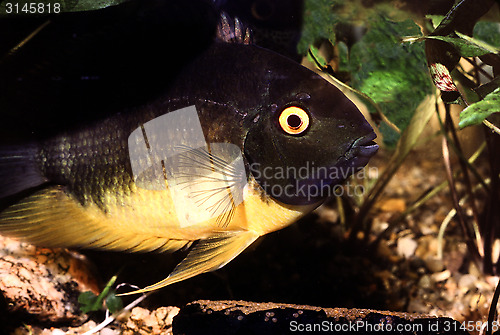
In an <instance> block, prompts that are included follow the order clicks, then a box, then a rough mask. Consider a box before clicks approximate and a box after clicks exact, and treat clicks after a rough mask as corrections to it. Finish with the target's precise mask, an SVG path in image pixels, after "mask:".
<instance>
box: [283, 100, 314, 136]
mask: <svg viewBox="0 0 500 335" xmlns="http://www.w3.org/2000/svg"><path fill="white" fill-rule="evenodd" d="M278 121H279V125H280V127H281V129H283V131H284V132H285V133H287V134H290V135H300V134H302V133H303V132H304V131H306V130H307V128H308V127H309V115H308V114H307V113H306V111H305V110H303V109H302V108H300V107H297V106H291V107H287V108H285V109H284V110H283V111H282V112H281V114H280V116H279V119H278Z"/></svg>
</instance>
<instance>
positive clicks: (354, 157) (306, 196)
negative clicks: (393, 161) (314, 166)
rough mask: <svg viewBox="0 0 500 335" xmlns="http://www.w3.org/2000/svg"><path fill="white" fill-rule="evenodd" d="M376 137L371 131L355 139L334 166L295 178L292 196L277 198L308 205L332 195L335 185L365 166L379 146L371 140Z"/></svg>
mask: <svg viewBox="0 0 500 335" xmlns="http://www.w3.org/2000/svg"><path fill="white" fill-rule="evenodd" d="M376 137H377V136H376V135H375V133H374V132H371V133H369V134H368V135H365V136H362V137H360V138H358V139H356V140H355V141H354V142H353V143H352V144H351V145H350V147H349V148H348V149H347V151H346V153H345V154H344V155H343V156H342V157H341V158H340V159H339V160H338V161H337V163H336V164H335V165H334V166H331V167H329V168H325V169H318V170H317V172H316V173H314V175H313V178H309V179H303V180H295V181H294V182H293V184H294V185H295V194H294V196H293V197H286V199H285V198H282V199H278V200H280V201H282V202H284V203H286V204H289V205H309V204H314V203H319V202H320V201H323V200H324V199H326V198H328V197H330V196H333V195H334V193H335V186H337V185H339V184H340V183H342V182H343V181H345V180H346V179H347V178H348V177H349V176H351V175H352V174H354V173H356V172H358V171H359V170H361V169H362V168H363V167H365V165H366V164H368V161H369V160H370V158H371V157H372V156H373V155H375V153H376V152H377V151H378V149H379V146H378V145H377V144H376V143H375V142H374V141H373V140H374V139H375V138H376Z"/></svg>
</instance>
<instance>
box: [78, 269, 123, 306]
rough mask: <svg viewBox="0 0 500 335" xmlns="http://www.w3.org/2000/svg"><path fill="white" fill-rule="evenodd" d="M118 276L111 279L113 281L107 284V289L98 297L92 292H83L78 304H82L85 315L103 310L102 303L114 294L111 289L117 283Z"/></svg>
mask: <svg viewBox="0 0 500 335" xmlns="http://www.w3.org/2000/svg"><path fill="white" fill-rule="evenodd" d="M116 278H117V276H113V277H111V279H110V280H109V281H108V283H107V284H106V287H104V289H103V290H102V292H101V294H99V296H96V295H95V294H94V293H92V292H90V291H86V292H82V293H80V295H79V296H78V302H79V303H80V310H81V311H82V312H83V313H88V312H95V311H98V310H100V309H101V308H102V302H103V301H104V299H105V298H106V297H107V296H108V295H109V294H110V292H114V291H113V290H112V289H111V287H112V286H113V284H114V283H115V281H116Z"/></svg>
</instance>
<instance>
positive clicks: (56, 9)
mask: <svg viewBox="0 0 500 335" xmlns="http://www.w3.org/2000/svg"><path fill="white" fill-rule="evenodd" d="M128 1H130V0H39V1H37V2H33V1H31V0H15V1H7V0H4V1H1V2H0V17H12V16H26V15H30V16H34V15H38V16H42V15H49V14H59V13H64V12H82V11H90V10H97V9H102V8H106V7H110V6H116V5H120V4H122V3H125V2H128ZM33 4H34V5H35V6H33ZM42 4H43V6H42Z"/></svg>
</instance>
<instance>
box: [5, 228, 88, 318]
mask: <svg viewBox="0 0 500 335" xmlns="http://www.w3.org/2000/svg"><path fill="white" fill-rule="evenodd" d="M89 273H90V271H89V269H88V266H87V264H86V263H85V261H84V260H83V259H79V258H76V257H75V256H74V255H72V254H70V253H68V252H66V251H64V250H62V249H56V250H51V249H43V248H37V247H34V246H32V245H29V244H27V243H22V242H19V241H16V240H13V239H9V238H5V237H2V236H0V292H1V293H2V294H3V296H4V299H5V301H6V305H7V309H8V312H16V313H18V314H28V315H29V316H30V317H34V318H36V319H38V320H40V321H51V322H70V323H81V322H82V321H84V320H85V319H86V318H87V317H86V316H85V315H80V314H81V313H80V311H79V308H78V302H77V299H78V295H79V294H80V292H82V291H88V290H94V291H96V290H97V282H96V281H95V280H94V279H93V278H92V277H91V276H90V275H89Z"/></svg>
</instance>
